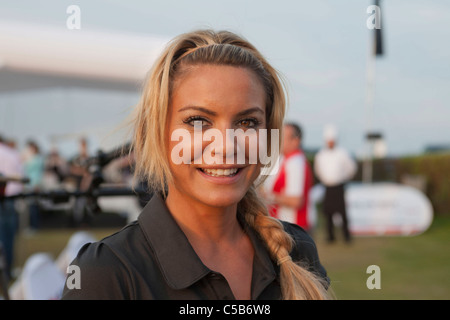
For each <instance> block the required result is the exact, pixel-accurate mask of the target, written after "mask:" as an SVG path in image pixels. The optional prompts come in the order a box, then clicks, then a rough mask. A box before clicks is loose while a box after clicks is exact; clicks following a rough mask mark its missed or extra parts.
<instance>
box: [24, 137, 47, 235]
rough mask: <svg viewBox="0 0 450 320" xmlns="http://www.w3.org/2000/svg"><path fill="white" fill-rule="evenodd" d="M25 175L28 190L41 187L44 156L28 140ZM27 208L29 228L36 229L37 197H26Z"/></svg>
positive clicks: (38, 213)
mask: <svg viewBox="0 0 450 320" xmlns="http://www.w3.org/2000/svg"><path fill="white" fill-rule="evenodd" d="M24 166H25V176H26V177H27V178H28V179H29V180H30V182H29V184H28V185H27V186H26V187H27V188H28V189H29V191H30V192H39V191H40V190H41V189H42V179H43V177H44V168H45V167H44V158H43V156H42V155H41V152H40V148H39V146H38V144H37V143H36V142H35V141H33V140H29V141H28V142H27V151H26V156H25V159H24ZM28 200H29V202H28V209H29V216H30V224H29V226H30V229H31V230H37V229H38V227H39V220H40V218H39V216H40V207H39V203H38V199H37V197H32V198H30V199H28Z"/></svg>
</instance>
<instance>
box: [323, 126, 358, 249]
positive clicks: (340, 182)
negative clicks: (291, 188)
mask: <svg viewBox="0 0 450 320" xmlns="http://www.w3.org/2000/svg"><path fill="white" fill-rule="evenodd" d="M323 137H324V140H325V147H324V148H322V149H321V150H320V151H319V152H318V153H317V154H316V156H315V159H314V173H315V174H316V176H317V178H318V179H319V180H320V182H321V183H322V184H323V185H324V186H325V198H324V201H323V212H324V214H325V217H326V222H327V233H328V239H327V240H328V241H329V242H333V241H335V235H334V225H333V216H334V215H335V214H339V215H340V216H341V218H342V228H343V233H344V239H345V241H346V242H350V241H351V236H350V232H349V228H348V219H347V212H346V207H345V197H344V192H345V183H346V182H347V181H349V180H350V179H351V178H352V177H353V176H354V175H355V173H356V169H357V167H356V162H355V161H354V160H353V159H352V157H351V156H350V155H349V153H348V152H347V151H346V150H345V149H343V148H341V147H338V146H337V145H336V144H337V137H338V132H337V129H336V127H335V126H334V125H326V126H325V128H324V132H323Z"/></svg>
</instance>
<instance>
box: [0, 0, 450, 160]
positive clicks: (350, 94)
mask: <svg viewBox="0 0 450 320" xmlns="http://www.w3.org/2000/svg"><path fill="white" fill-rule="evenodd" d="M72 4H76V5H78V6H79V7H80V9H81V28H82V30H94V31H95V30H103V31H108V32H121V33H130V34H137V35H158V36H161V37H165V38H168V39H169V38H172V37H174V36H176V35H178V34H180V33H184V32H187V31H191V30H194V29H198V28H213V29H228V30H231V31H234V32H237V33H238V34H241V35H243V36H244V37H245V38H247V39H248V40H249V41H250V42H252V43H253V44H254V45H255V46H256V47H257V48H258V49H259V50H260V51H261V52H262V53H263V55H264V56H265V57H266V58H267V59H268V60H269V62H270V63H271V64H272V65H273V66H274V67H275V68H277V69H278V70H279V71H280V72H281V74H283V76H284V78H285V80H286V83H287V89H288V95H289V106H288V112H287V117H286V119H287V120H290V121H296V122H298V123H300V125H301V126H302V127H303V129H304V132H305V136H304V142H303V144H304V147H305V148H310V149H315V148H320V147H321V146H322V145H323V139H322V132H323V127H324V126H325V125H326V124H328V123H333V124H334V125H335V126H336V127H337V128H338V132H339V143H340V144H341V146H343V147H345V148H347V149H349V150H350V151H351V152H352V153H353V154H354V155H355V156H361V155H363V154H364V152H365V151H366V145H365V140H364V136H365V133H366V131H367V130H368V129H371V130H372V131H378V132H381V133H382V134H383V137H384V139H385V143H386V146H387V153H388V155H391V156H397V155H404V154H417V153H421V152H422V151H423V150H424V148H425V147H426V146H428V145H436V144H445V145H448V144H450V102H449V101H450V41H449V39H450V1H448V0H427V1H425V0H422V1H419V0H417V1H414V0H381V26H382V32H383V44H384V47H385V54H384V55H383V56H382V57H379V58H377V59H376V68H375V70H376V72H375V91H374V106H373V111H372V113H369V112H368V110H367V107H366V102H365V101H366V100H365V99H366V78H367V61H368V52H369V51H368V50H369V47H370V40H371V39H372V38H371V32H372V31H371V30H369V29H368V28H367V26H366V21H367V19H368V18H369V16H370V14H369V13H367V12H366V10H367V7H368V6H369V5H371V4H372V1H368V0H367V1H366V0H339V1H337V0H314V1H312V0H310V1H306V0H291V1H287V0H278V1H274V0H270V1H266V0H260V1H243V0H239V1H237V0H228V1H206V0H191V1H181V0H166V1H149V0H146V1H144V0H128V1H118V0H109V1H106V0H105V1H103V0H90V1H88V0H85V1H76V0H72V1H66V0H47V1H31V0H28V1H24V0H15V1H6V0H0V21H14V22H24V23H32V24H41V25H50V26H63V27H65V25H66V19H67V17H68V15H67V13H66V8H67V7H68V6H69V5H72ZM0 57H1V52H0ZM0 72H1V70H0ZM138 97H139V92H115V91H105V90H89V89H86V88H84V89H81V88H69V89H67V88H65V89H61V88H58V87H55V88H48V89H44V90H34V91H29V92H15V93H0V133H3V134H5V133H4V131H7V132H9V133H10V135H11V136H12V138H16V139H17V140H18V141H19V142H22V141H24V140H25V139H26V138H27V137H35V138H36V139H38V140H39V141H40V142H41V144H43V145H44V148H45V147H48V143H49V136H50V135H52V134H56V135H60V136H62V135H64V133H71V134H76V133H87V134H91V133H92V134H93V133H94V132H96V133H98V132H99V131H100V132H102V134H104V135H105V136H107V135H108V134H107V132H110V129H111V128H114V127H117V126H120V125H121V123H122V121H123V120H124V119H125V118H126V115H127V114H128V113H129V112H130V110H131V109H130V108H132V106H133V105H134V104H136V102H137V100H138ZM369 115H371V116H370V123H371V125H368V123H369V120H368V119H369ZM102 128H104V129H105V130H104V131H102ZM108 130H109V131H108ZM96 137H97V138H93V143H92V145H91V149H95V148H97V147H99V146H100V145H101V144H102V139H101V138H98V135H97V136H96ZM105 139H107V138H105ZM71 143H72V142H71ZM71 148H72V149H71ZM74 148H75V147H74V145H73V143H72V145H70V146H69V147H67V146H66V152H67V153H70V152H74V151H73V150H74Z"/></svg>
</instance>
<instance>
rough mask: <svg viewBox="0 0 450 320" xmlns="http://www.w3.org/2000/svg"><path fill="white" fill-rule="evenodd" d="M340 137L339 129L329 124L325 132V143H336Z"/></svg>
mask: <svg viewBox="0 0 450 320" xmlns="http://www.w3.org/2000/svg"><path fill="white" fill-rule="evenodd" d="M337 137H338V132H337V129H336V127H335V126H334V125H332V124H327V125H326V126H325V128H324V130H323V138H324V140H325V141H330V140H331V141H336V139H337Z"/></svg>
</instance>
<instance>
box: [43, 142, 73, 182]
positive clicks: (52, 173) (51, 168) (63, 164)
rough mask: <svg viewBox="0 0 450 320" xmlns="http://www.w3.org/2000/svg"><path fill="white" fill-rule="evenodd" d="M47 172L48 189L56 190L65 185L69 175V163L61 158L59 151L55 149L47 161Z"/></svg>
mask: <svg viewBox="0 0 450 320" xmlns="http://www.w3.org/2000/svg"><path fill="white" fill-rule="evenodd" d="M45 172H46V176H47V181H46V187H48V188H49V189H56V188H58V187H60V186H61V184H63V183H64V181H65V179H66V177H67V175H68V174H69V167H68V164H67V161H66V160H65V159H64V158H63V157H61V155H60V154H59V151H58V149H56V148H53V149H52V150H51V151H50V153H49V154H48V156H47V159H46V161H45Z"/></svg>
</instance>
